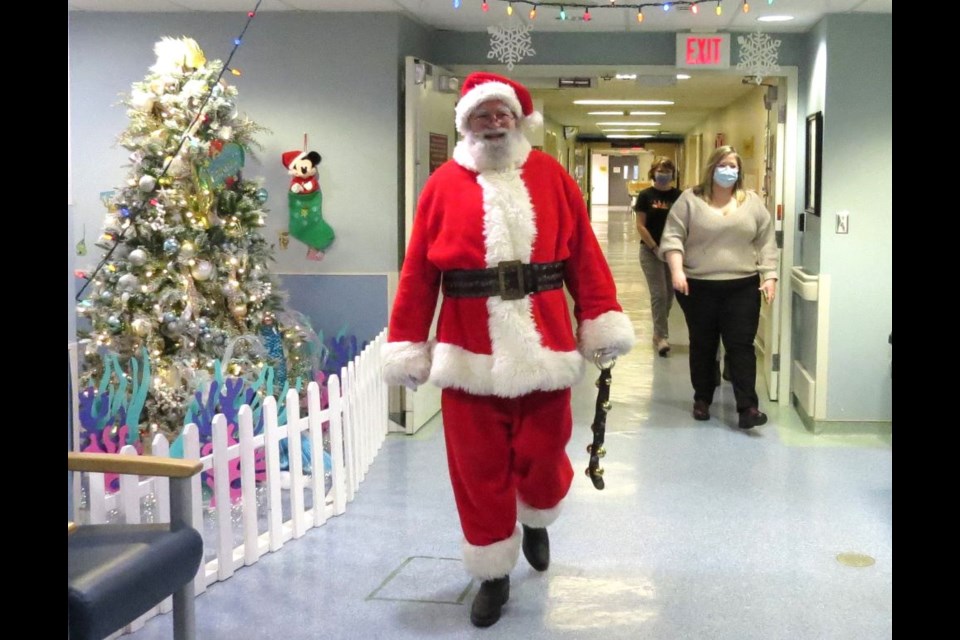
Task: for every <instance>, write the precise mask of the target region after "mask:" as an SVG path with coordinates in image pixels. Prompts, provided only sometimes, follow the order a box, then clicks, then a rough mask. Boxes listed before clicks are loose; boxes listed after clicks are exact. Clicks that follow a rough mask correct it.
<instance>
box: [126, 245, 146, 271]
mask: <svg viewBox="0 0 960 640" xmlns="http://www.w3.org/2000/svg"><path fill="white" fill-rule="evenodd" d="M127 259H128V260H130V264H132V265H133V266H135V267H142V266H143V265H145V264H147V252H146V251H144V250H143V249H134V250H133V251H131V252H130V255H129V256H128V257H127Z"/></svg>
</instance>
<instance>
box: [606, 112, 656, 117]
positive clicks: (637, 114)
mask: <svg viewBox="0 0 960 640" xmlns="http://www.w3.org/2000/svg"><path fill="white" fill-rule="evenodd" d="M611 115H612V114H611ZM630 115H631V116H665V115H667V112H666V111H631V112H630Z"/></svg>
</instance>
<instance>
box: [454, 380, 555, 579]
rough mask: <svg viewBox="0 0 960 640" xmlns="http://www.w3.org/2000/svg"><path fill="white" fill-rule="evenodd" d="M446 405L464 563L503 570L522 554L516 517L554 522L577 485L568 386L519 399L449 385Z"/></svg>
mask: <svg viewBox="0 0 960 640" xmlns="http://www.w3.org/2000/svg"><path fill="white" fill-rule="evenodd" d="M441 409H442V412H443V431H444V437H445V439H446V447H447V464H448V466H449V469H450V480H451V482H452V484H453V495H454V498H455V500H456V503H457V512H458V514H459V516H460V526H461V528H462V529H463V535H464V538H465V539H466V541H465V543H464V563H465V565H466V567H467V570H468V571H469V572H470V573H472V574H473V575H475V576H476V577H479V578H481V579H490V578H496V577H500V576H502V575H506V574H507V573H509V570H510V568H512V567H513V565H514V564H515V563H516V560H517V556H518V553H519V545H520V536H519V530H518V527H517V520H518V517H519V520H520V522H521V523H523V524H526V525H528V526H533V527H545V526H547V525H548V524H550V523H552V522H553V521H554V520H555V519H556V517H557V515H559V511H560V502H561V501H562V500H563V498H564V497H565V496H566V495H567V492H568V491H569V490H570V484H571V483H572V482H573V467H572V466H571V464H570V459H569V458H568V457H567V453H566V446H567V443H568V442H569V440H570V435H571V432H572V430H573V417H572V414H571V408H570V389H561V390H559V391H546V392H544V391H540V392H534V393H530V394H528V395H525V396H520V397H518V398H499V397H496V396H475V395H471V394H469V393H466V392H464V391H460V390H458V389H444V390H443V393H442V396H441ZM518 511H519V513H518ZM504 569H506V570H504Z"/></svg>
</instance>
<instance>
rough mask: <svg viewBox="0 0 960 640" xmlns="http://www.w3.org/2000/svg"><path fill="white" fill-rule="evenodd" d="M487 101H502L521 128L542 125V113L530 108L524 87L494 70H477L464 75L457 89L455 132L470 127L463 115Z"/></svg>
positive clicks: (468, 113) (528, 95)
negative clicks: (490, 71)
mask: <svg viewBox="0 0 960 640" xmlns="http://www.w3.org/2000/svg"><path fill="white" fill-rule="evenodd" d="M487 100H502V101H503V102H504V103H506V104H507V106H508V107H510V110H511V111H512V112H513V115H515V116H516V117H517V121H518V122H519V123H520V125H521V126H523V127H526V128H528V129H532V128H534V127H537V126H540V125H541V124H543V116H542V115H540V113H539V112H537V111H534V110H533V99H532V98H531V97H530V91H529V90H527V88H526V87H525V86H523V85H522V84H520V83H519V82H516V81H514V80H511V79H510V78H505V77H503V76H499V75H497V74H495V73H486V72H484V71H478V72H475V73H471V74H470V75H468V76H467V78H466V80H464V81H463V85H462V86H461V88H460V101H459V102H457V108H456V117H457V131H459V132H460V133H461V134H466V132H467V131H469V130H470V128H469V126H468V125H467V118H469V117H470V114H471V113H472V112H473V110H474V109H476V108H477V107H478V106H479V105H480V104H481V103H483V102H486V101H487Z"/></svg>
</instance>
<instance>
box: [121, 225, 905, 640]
mask: <svg viewBox="0 0 960 640" xmlns="http://www.w3.org/2000/svg"><path fill="white" fill-rule="evenodd" d="M593 221H594V228H595V231H596V232H597V235H598V238H599V239H600V242H601V244H602V246H603V248H604V251H605V252H606V255H607V257H608V261H609V262H610V265H611V269H612V270H613V272H614V275H615V278H616V279H617V283H618V290H619V293H620V297H621V301H622V303H623V305H624V307H625V309H626V311H627V312H628V313H629V315H630V316H631V318H632V320H633V322H634V323H635V326H636V328H637V333H638V335H639V336H640V340H639V342H638V345H637V347H636V348H635V349H634V351H633V352H631V353H630V354H629V355H628V356H626V357H624V358H621V360H620V361H618V362H617V364H616V366H615V367H614V369H613V372H612V373H613V381H612V382H613V384H612V387H611V400H612V403H613V407H612V409H611V411H610V412H609V415H608V418H607V434H606V449H607V455H606V457H605V458H604V459H603V460H602V466H603V467H604V470H605V475H604V478H605V482H606V488H605V489H604V490H603V491H598V490H596V489H595V488H594V487H593V485H592V484H591V482H590V480H589V479H588V478H587V477H586V475H585V474H584V473H583V470H584V469H585V468H586V465H587V462H588V455H587V453H586V445H587V444H589V443H590V442H591V434H590V423H591V421H592V418H593V406H594V401H595V397H596V389H595V387H594V380H595V379H596V377H597V373H598V372H597V370H596V369H594V368H592V367H590V369H588V373H587V376H586V377H585V378H584V380H583V381H582V382H581V383H580V384H579V385H578V386H577V387H576V388H575V389H574V394H573V397H574V420H575V425H574V434H573V437H572V439H571V441H570V443H569V445H568V453H569V456H570V458H571V460H572V461H573V465H574V468H575V469H576V470H577V475H576V476H575V479H574V483H573V487H572V489H571V491H570V494H569V495H568V498H567V501H566V504H565V508H564V512H563V514H562V515H561V517H560V519H559V520H558V521H557V522H556V523H555V524H554V525H553V526H551V527H550V539H551V555H552V564H551V566H550V569H549V570H548V571H547V572H545V573H542V574H541V573H538V572H536V571H534V570H533V569H531V568H530V567H529V566H528V565H527V564H526V562H525V560H524V559H523V557H522V555H521V557H520V560H519V562H518V564H517V566H516V567H515V568H514V570H513V572H512V574H511V595H510V600H509V602H508V603H507V605H506V606H505V607H504V613H503V617H502V618H501V620H500V621H499V622H498V623H497V624H496V625H494V626H493V627H490V628H488V629H476V628H474V627H473V626H472V625H471V624H470V621H469V611H470V603H471V601H472V599H473V595H474V593H475V592H476V589H477V587H478V584H477V583H476V582H475V581H471V579H470V577H469V576H468V575H467V574H466V572H465V571H464V569H463V566H462V563H461V560H460V541H461V534H460V529H459V523H458V520H457V516H456V511H455V507H454V501H453V493H452V490H451V488H450V483H449V478H448V475H447V470H446V457H445V452H444V444H443V431H442V428H441V424H440V418H439V416H437V417H436V418H434V419H433V420H431V421H430V422H429V423H428V424H427V425H426V426H425V427H424V428H422V429H421V430H420V431H419V432H418V433H417V434H415V435H413V436H405V435H400V434H396V435H394V434H391V435H390V436H388V437H387V439H386V441H385V443H384V444H383V447H382V448H381V450H380V452H379V454H378V455H377V458H376V459H375V460H374V462H373V464H372V466H371V468H370V471H369V472H368V474H367V476H366V478H365V479H364V481H363V484H362V485H361V487H360V490H359V492H358V494H357V495H356V497H355V499H354V501H353V502H352V503H351V504H350V505H348V508H347V512H346V513H345V514H344V515H342V516H339V517H337V518H332V519H331V520H329V521H328V522H327V523H326V524H325V525H324V526H322V527H319V528H316V529H311V530H310V531H309V532H308V533H307V534H306V535H305V536H304V537H302V538H300V539H298V540H294V541H291V542H288V543H287V544H286V545H285V546H284V547H283V548H282V549H281V550H280V551H278V552H276V553H271V554H267V555H266V556H264V557H262V558H261V559H260V561H259V562H258V563H256V564H254V565H252V566H250V567H245V568H242V569H240V570H239V571H238V572H237V573H236V574H235V575H234V576H233V577H232V578H230V579H229V580H226V581H224V582H220V583H216V584H214V585H213V586H211V587H210V588H208V590H207V591H206V592H205V593H203V594H201V595H200V596H198V597H197V599H196V613H197V638H199V639H201V640H246V639H248V638H250V639H253V638H266V639H276V640H316V639H325V638H332V639H363V640H365V639H377V638H385V639H394V638H396V639H414V638H416V639H424V638H428V639H436V640H440V639H446V638H481V637H482V638H511V639H512V638H531V639H532V638H537V639H539V638H557V639H566V638H569V639H574V638H575V639H578V640H580V639H585V640H589V639H598V640H599V639H601V638H602V639H604V640H611V639H620V638H622V639H631V640H635V639H656V640H674V639H677V640H679V639H696V640H700V639H710V640H714V639H716V640H720V639H729V640H753V639H756V640H828V639H836V640H883V639H885V638H891V637H892V634H893V630H892V619H893V613H892V611H893V606H892V605H893V603H892V600H893V584H892V583H893V553H892V535H893V534H892V439H891V438H890V437H882V436H871V435H842V436H841V435H813V434H811V433H809V432H808V431H807V430H806V429H805V428H804V427H803V425H802V423H801V422H800V420H799V418H798V417H797V415H796V413H795V411H794V410H793V409H792V408H791V407H789V405H786V404H780V405H778V404H776V403H773V402H769V401H764V396H763V394H762V393H761V408H762V409H763V410H764V411H766V412H767V413H768V415H769V416H770V421H769V423H768V424H766V425H764V426H762V427H758V428H756V429H754V430H752V431H750V432H743V431H740V430H739V429H737V428H736V411H735V408H734V405H733V394H732V390H731V389H730V385H729V383H726V382H725V383H723V384H722V385H721V387H720V388H719V389H718V392H717V396H716V398H715V401H714V405H713V407H712V409H711V410H712V414H713V417H712V418H711V419H710V420H709V421H706V422H697V421H694V420H693V418H692V417H691V414H690V409H691V404H692V390H691V388H690V382H689V369H688V366H687V349H686V346H685V341H686V332H685V330H684V327H683V318H682V314H681V313H680V310H679V308H675V309H674V313H673V314H672V315H671V341H672V342H673V345H674V347H673V350H672V352H671V354H670V355H669V357H666V358H661V357H658V356H657V354H656V353H655V351H654V350H653V347H652V344H651V342H650V336H651V326H652V324H651V318H650V305H649V296H648V294H647V289H646V284H645V282H644V279H643V275H642V273H641V271H640V267H639V262H638V260H637V251H638V248H639V244H638V243H639V240H638V236H637V233H636V230H635V229H634V227H633V222H632V218H631V214H630V213H629V211H628V210H627V209H626V208H622V209H615V208H606V207H602V208H595V209H594V211H593ZM171 622H172V620H171V616H170V614H165V615H161V616H158V617H156V618H154V619H152V620H150V621H148V622H147V623H146V625H145V626H144V627H143V628H142V629H140V630H139V631H137V632H135V633H133V634H129V635H127V636H124V637H125V638H129V639H130V640H160V639H166V638H170V637H171Z"/></svg>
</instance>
